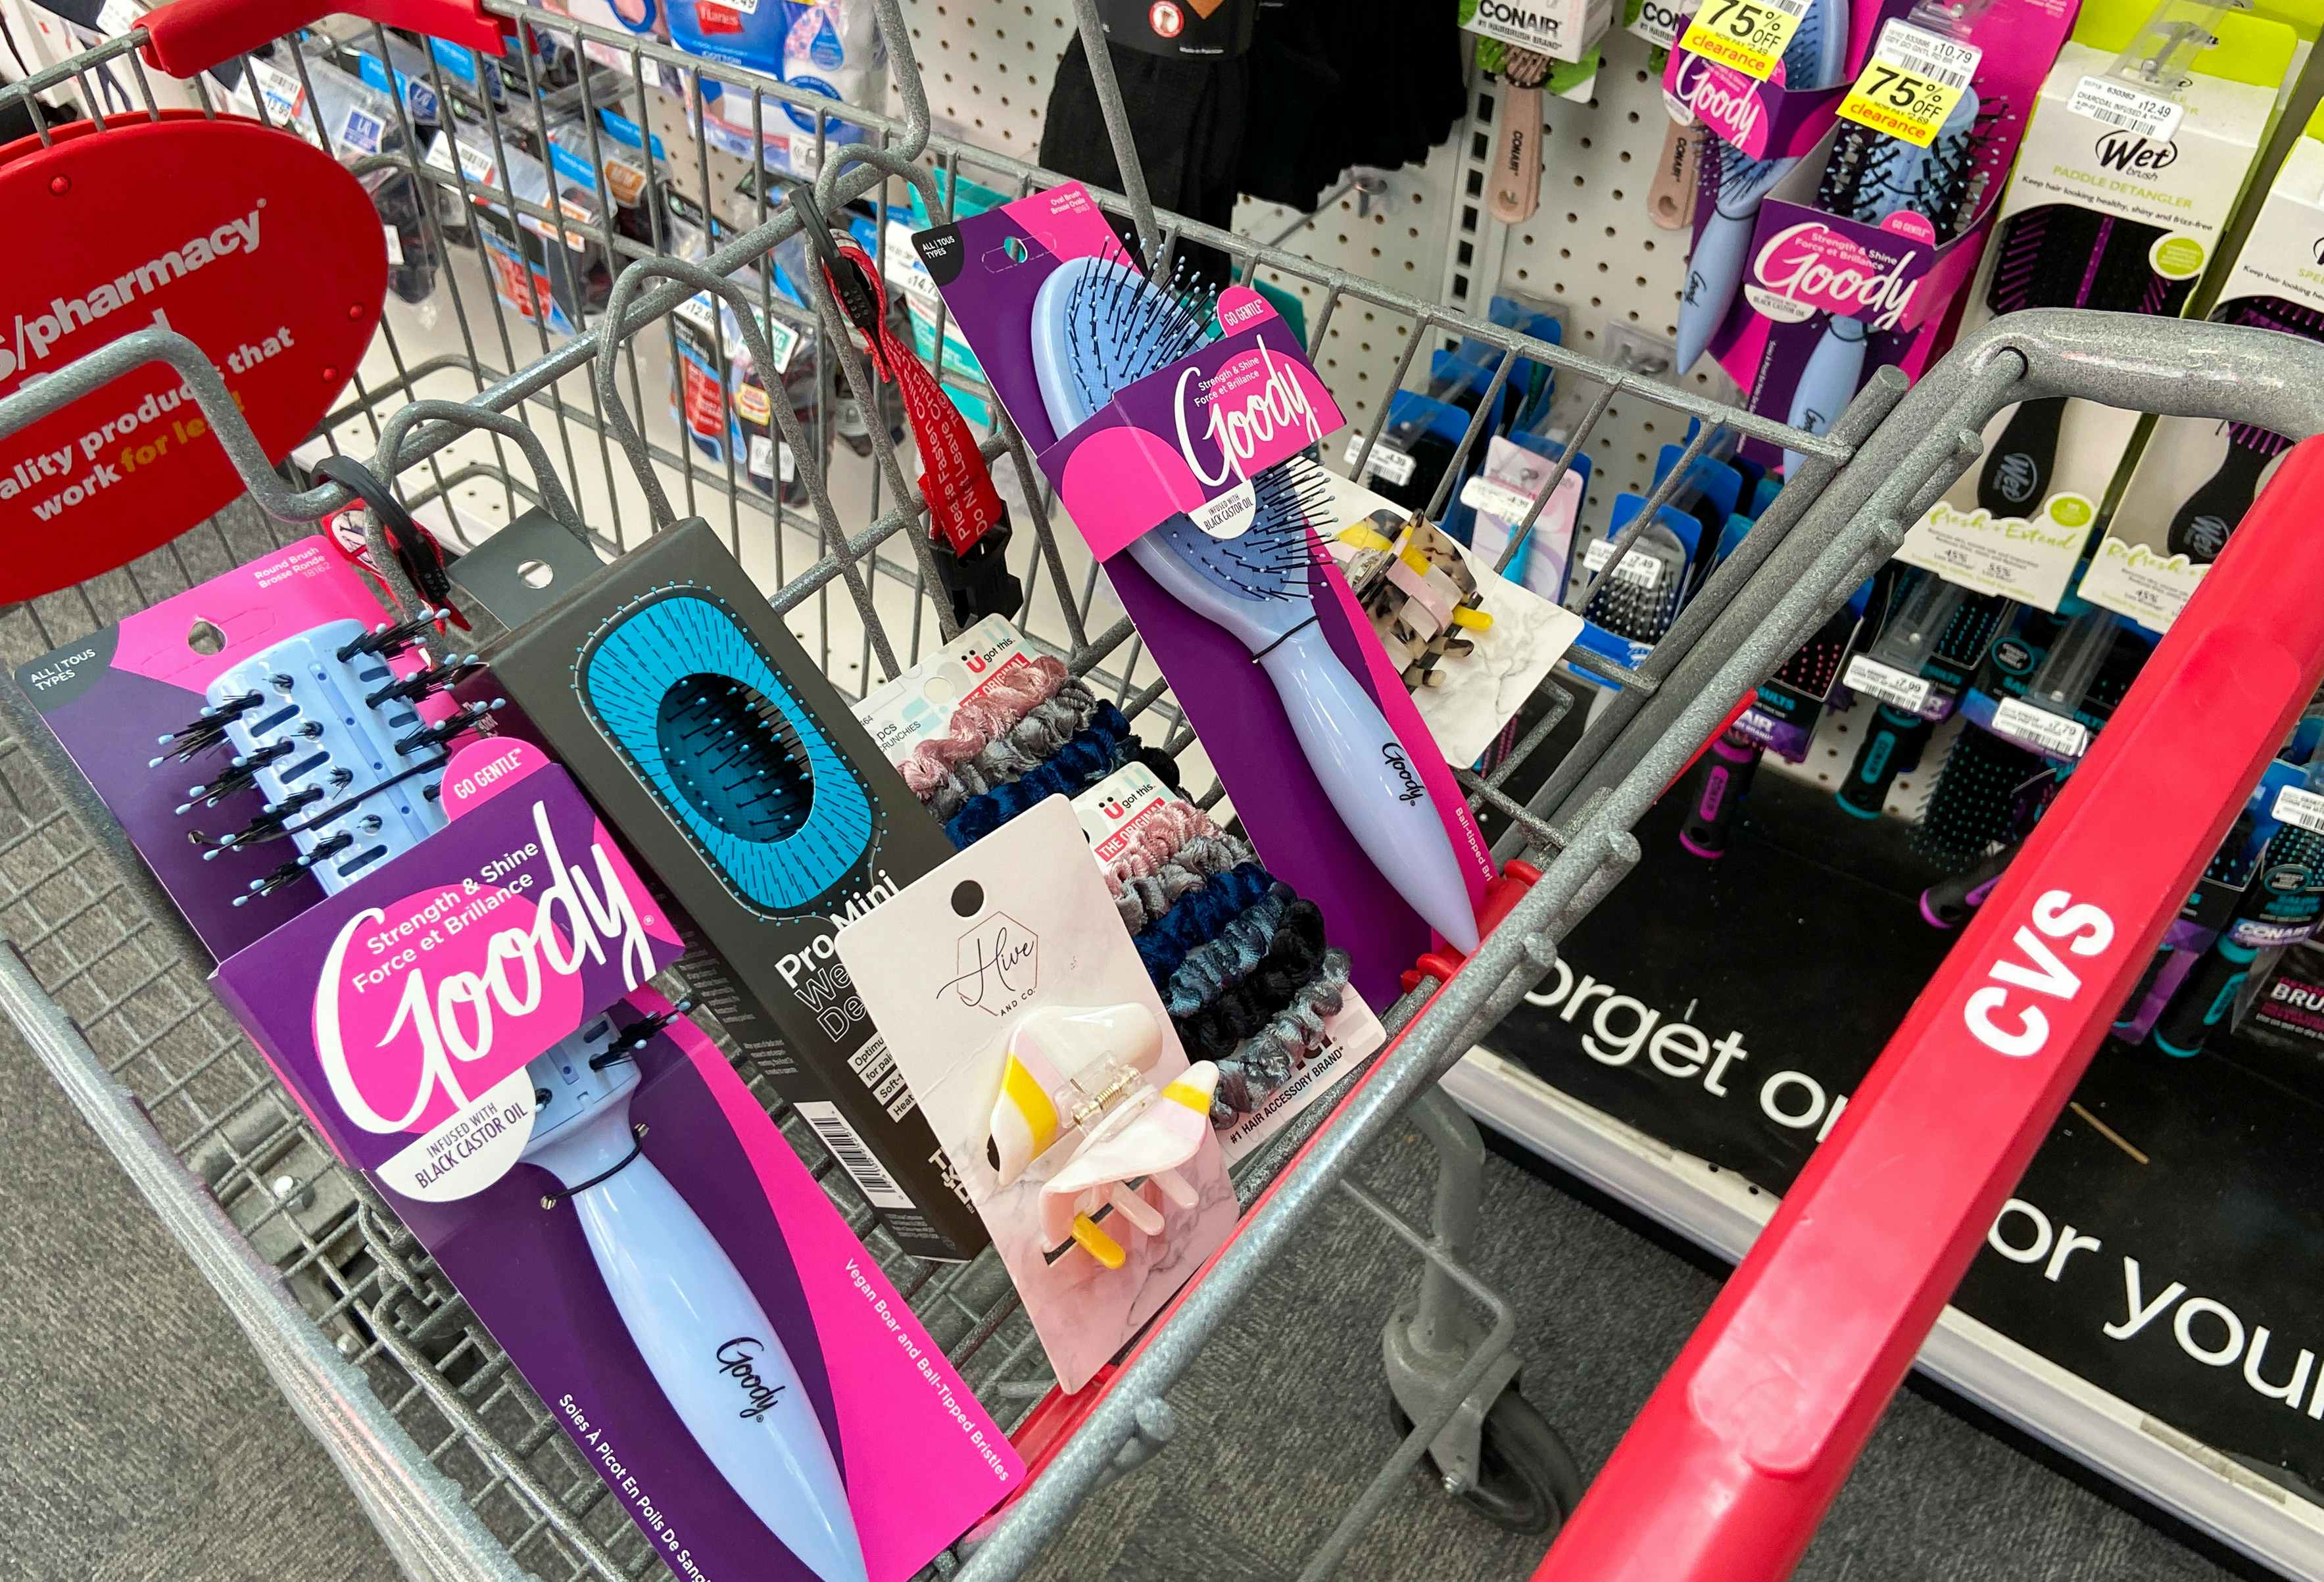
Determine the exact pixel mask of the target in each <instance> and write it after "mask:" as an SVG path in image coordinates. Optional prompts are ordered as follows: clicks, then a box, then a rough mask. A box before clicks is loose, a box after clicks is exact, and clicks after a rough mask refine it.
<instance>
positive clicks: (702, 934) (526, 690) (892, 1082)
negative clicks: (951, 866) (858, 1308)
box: [489, 520, 985, 1259]
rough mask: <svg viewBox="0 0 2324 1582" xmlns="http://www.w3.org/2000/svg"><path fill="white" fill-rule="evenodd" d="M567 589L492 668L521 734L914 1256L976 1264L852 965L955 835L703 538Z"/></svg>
mask: <svg viewBox="0 0 2324 1582" xmlns="http://www.w3.org/2000/svg"><path fill="white" fill-rule="evenodd" d="M558 595H559V596H558V598H557V599H556V601H555V602H554V603H553V604H550V605H549V607H548V608H546V609H545V610H542V611H541V612H539V613H536V614H534V615H532V616H531V618H530V619H529V620H526V621H523V622H522V623H521V625H519V626H518V627H517V629H516V630H514V631H513V632H512V634H511V635H510V636H509V637H508V638H507V639H505V640H503V641H502V642H500V643H497V644H495V645H494V646H493V649H492V651H491V653H490V655H489V658H490V660H491V666H492V678H493V681H492V684H493V686H494V688H495V689H497V690H498V691H500V692H503V693H505V694H507V696H508V697H509V699H510V700H511V702H512V703H513V704H515V705H516V712H517V713H518V714H519V715H520V716H521V718H519V719H518V720H517V721H515V722H514V728H516V729H519V730H523V731H530V732H532V733H534V734H536V735H538V737H539V739H540V740H542V741H543V742H544V743H545V744H546V745H547V746H548V747H549V750H551V751H552V752H554V753H555V754H556V755H557V757H558V760H559V761H560V762H561V763H563V764H564V765H565V766H566V767H567V768H569V769H570V770H571V771H572V772H573V775H574V777H575V778H576V779H577V780H579V781H580V782H581V784H582V785H583V786H585V787H586V789H587V791H588V792H589V795H590V796H591V797H592V799H593V800H594V801H595V803H596V805H597V806H598V807H600V808H601V809H603V810H604V814H605V817H606V819H607V821H608V822H609V823H611V824H612V825H613V828H614V829H616V830H617V831H619V832H621V834H622V838H623V839H625V840H626V841H628V842H630V844H631V845H632V847H633V848H634V849H635V850H636V851H637V852H638V853H639V855H640V856H641V857H642V858H643V859H644V860H645V861H646V863H647V864H648V865H649V866H650V869H651V870H652V872H653V875H654V878H655V879H656V881H657V882H658V884H659V887H660V888H662V889H663V890H664V891H665V892H666V893H667V894H668V896H669V897H670V901H671V904H672V905H673V906H674V907H675V908H676V910H677V911H678V913H679V914H680V915H681V926H682V927H683V928H684V929H685V931H686V934H687V943H688V945H689V947H691V948H690V949H689V951H688V952H687V958H686V960H685V961H684V963H683V969H682V970H684V972H685V975H686V978H687V982H688V984H689V985H691V986H692V987H693V988H694V989H695V991H696V993H697V994H698V995H700V996H701V997H702V1000H703V1003H704V1006H705V1008H707V1009H708V1010H709V1011H711V1013H712V1014H713V1015H715V1016H716V1017H717V1018H718V1020H719V1022H720V1024H721V1025H722V1026H724V1027H725V1028H726V1030H727V1031H728V1032H729V1033H731V1034H732V1035H733V1036H734V1038H735V1040H736V1042H737V1043H738V1044H740V1045H741V1046H742V1050H743V1052H744V1053H745V1054H746V1055H747V1056H748V1057H749V1058H750V1059H751V1060H752V1062H753V1063H754V1065H755V1066H756V1067H757V1069H758V1070H759V1071H760V1072H762V1073H763V1074H764V1075H765V1077H766V1078H767V1080H768V1081H770V1083H772V1084H773V1086H774V1088H775V1090H776V1091H777V1092H778V1093H779V1095H781V1096H782V1097H783V1098H784V1099H786V1100H788V1102H789V1103H791V1104H792V1105H793V1106H794V1107H795V1108H797V1109H798V1111H799V1113H800V1115H801V1116H803V1117H804V1118H806V1119H807V1122H808V1123H809V1124H810V1125H812V1126H813V1127H815V1128H816V1133H817V1135H819V1136H821V1137H822V1138H823V1139H824V1141H825V1144H826V1145H828V1146H829V1147H830V1149H831V1151H832V1154H833V1155H834V1157H835V1158H836V1159H837V1160H838V1161H839V1163H840V1164H841V1166H842V1167H843V1168H844V1169H845V1170H846V1172H847V1173H848V1175H849V1176H850V1178H851V1179H853V1181H854V1182H855V1184H856V1186H857V1189H858V1190H859V1191H862V1194H863V1196H864V1198H865V1200H866V1201H868V1202H869V1203H870V1204H871V1207H872V1208H873V1209H875V1210H876V1211H877V1212H878V1213H879V1215H880V1218H881V1221H882V1222H883V1223H884V1224H885V1225H886V1226H887V1228H888V1229H889V1231H890V1233H891V1234H893V1235H894V1236H895V1237H896V1239H897V1241H898V1242H899V1244H900V1245H901V1246H903V1247H904V1248H905V1249H906V1250H907V1251H908V1252H911V1253H913V1254H915V1255H918V1256H921V1257H932V1258H939V1259H959V1258H966V1257H969V1256H972V1255H974V1254H975V1253H976V1251H977V1250H978V1249H979V1248H980V1247H982V1246H983V1245H984V1240H985V1237H984V1231H983V1228H982V1225H981V1224H980V1223H979V1222H978V1220H977V1219H976V1216H975V1214H974V1213H973V1212H972V1211H971V1210H970V1209H969V1207H968V1206H967V1204H966V1203H965V1202H964V1200H962V1198H961V1197H960V1195H959V1191H958V1187H957V1183H956V1182H954V1179H953V1177H952V1175H951V1173H950V1171H949V1170H948V1169H947V1168H946V1166H945V1163H944V1158H943V1155H942V1154H941V1153H939V1152H938V1151H937V1149H936V1144H935V1141H934V1139H933V1138H931V1137H930V1136H929V1135H928V1128H927V1123H926V1122H925V1121H924V1120H922V1119H921V1118H920V1116H919V1114H918V1111H917V1109H916V1108H915V1107H914V1104H913V1101H912V1095H911V1092H910V1091H909V1090H908V1089H907V1088H906V1086H905V1084H904V1081H903V1079H902V1078H901V1077H899V1076H898V1075H896V1072H895V1063H894V1061H893V1059H892V1058H891V1057H892V1054H893V1053H894V1052H892V1051H891V1050H890V1049H889V1048H888V1047H887V1046H886V1044H884V1043H883V1042H882V1041H881V1037H880V1035H879V1033H878V1032H877V1031H876V1030H875V1029H874V1028H873V1026H872V1025H871V1019H870V1017H869V1016H868V1015H867V1014H866V1012H865V1010H864V1007H863V1002H862V999H861V998H859V997H858V995H857V992H856V989H855V986H854V985H853V983H851V982H850V981H849V980H848V974H847V969H846V968H845V967H844V965H842V964H841V962H840V961H838V960H837V958H836V957H835V954H834V952H833V938H834V935H835V934H836V933H837V931H838V929H839V927H840V925H841V924H844V923H845V922H846V921H848V920H849V919H850V918H853V917H856V916H859V915H862V914H863V913H866V912H868V911H870V910H871V909H872V908H873V907H876V906H880V905H881V904H882V903H884V902H886V901H888V900H890V899H892V898H893V897H895V895H896V894H897V893H898V892H899V891H900V890H902V889H903V888H905V887H907V886H908V885H909V884H910V883H911V882H912V881H913V880H915V879H917V878H919V877H920V876H921V875H922V874H924V873H926V872H927V871H928V870H929V869H933V868H935V867H936V865H937V864H939V863H941V862H942V861H943V860H945V858H946V857H949V856H950V855H951V854H952V847H951V844H950V843H949V842H947V841H946V840H945V833H944V831H943V829H942V828H941V827H940V826H939V825H938V824H937V823H936V821H935V820H934V819H933V818H931V817H930V816H929V815H928V814H927V813H926V812H925V811H924V810H923V809H922V808H921V807H920V805H919V804H918V801H917V799H916V798H915V797H914V796H912V795H911V793H910V792H909V791H908V790H907V789H906V788H905V786H904V784H903V782H902V781H901V780H900V779H899V777H897V774H896V772H895V770H894V769H893V768H890V766H889V764H888V762H887V760H886V759H885V758H884V757H883V756H882V755H881V753H880V751H879V750H878V749H877V748H875V747H874V746H873V745H872V743H871V739H870V737H869V736H867V735H866V734H865V732H864V731H863V728H862V726H861V725H859V724H857V723H856V721H855V716H854V714H853V712H852V711H851V710H850V709H849V707H848V705H847V704H846V702H845V701H844V699H843V698H842V697H841V696H840V694H839V693H838V691H837V689H835V687H833V686H832V685H831V684H830V683H829V682H828V681H827V680H825V678H824V675H823V672H822V671H821V670H820V669H819V668H818V667H816V665H815V663H814V661H813V660H811V659H810V658H808V657H807V654H806V653H805V652H804V651H802V650H801V649H800V648H799V647H798V642H797V641H796V640H795V639H793V638H792V637H791V635H790V633H789V631H788V630H787V629H786V628H785V627H784V625H783V623H782V619H781V617H780V616H779V615H778V614H777V613H776V612H774V610H773V609H772V608H771V607H770V606H769V604H768V603H767V601H766V597H765V595H764V594H762V593H760V592H759V591H758V588H757V586H756V585H755V584H753V583H752V581H751V578H750V576H749V575H748V574H747V573H745V572H744V571H743V569H742V566H740V565H739V564H737V563H736V561H735V559H734V557H733V556H732V555H730V554H729V553H727V551H726V548H725V547H724V545H722V544H721V543H720V542H719V541H718V538H717V535H716V534H715V533H714V532H713V531H712V530H711V529H710V528H709V527H708V526H707V525H706V524H705V523H704V522H701V521H699V520H696V521H691V522H684V523H680V524H679V525H678V526H677V527H675V528H672V529H667V530H665V531H663V532H659V533H657V534H655V535H654V536H653V537H652V538H650V539H649V540H648V541H646V542H645V543H644V544H642V545H641V546H639V547H637V548H635V549H632V550H631V551H630V552H629V553H628V554H626V555H624V556H622V557H621V558H620V559H618V560H615V561H613V563H611V564H610V565H608V566H604V567H603V568H601V569H600V570H599V571H597V572H596V573H595V575H592V576H590V577H589V578H587V579H586V580H585V581H583V582H581V583H580V584H577V585H576V586H574V587H572V588H570V589H566V588H563V587H562V586H560V587H559V588H558ZM544 602H546V600H544Z"/></svg>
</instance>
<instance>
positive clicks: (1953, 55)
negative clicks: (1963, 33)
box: [1872, 18, 1985, 92]
mask: <svg viewBox="0 0 2324 1582" xmlns="http://www.w3.org/2000/svg"><path fill="white" fill-rule="evenodd" d="M1872 53H1873V55H1874V56H1875V57H1876V58H1877V59H1878V60H1886V61H1890V62H1892V63H1894V64H1895V65H1896V66H1898V67H1900V68H1902V69H1904V70H1906V71H1909V72H1911V73H1912V74H1913V75H1914V76H1915V77H1917V78H1923V80H1925V81H1928V82H1933V83H1939V84H1941V85H1942V86H1944V87H1949V88H1952V89H1953V90H1955V91H1956V92H1958V91H1959V90H1960V89H1962V88H1965V87H1968V86H1969V79H1970V78H1974V77H1975V76H1976V75H1977V63H1978V61H1979V60H1983V59H1984V58H1985V51H1982V50H1980V49H1978V47H1977V46H1976V45H1974V44H1964V43H1962V42H1960V41H1959V40H1957V39H1949V38H1947V37H1945V36H1944V35H1943V34H1942V33H1932V32H1930V31H1929V30H1928V29H1926V28H1922V27H1914V25H1913V24H1912V23H1909V22H1902V21H1898V20H1896V19H1895V18H1891V19H1890V20H1889V21H1887V22H1886V23H1882V24H1881V27H1880V41H1879V43H1877V45H1875V46H1874V47H1873V51H1872Z"/></svg>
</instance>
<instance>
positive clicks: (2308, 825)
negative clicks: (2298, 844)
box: [2274, 786, 2324, 835]
mask: <svg viewBox="0 0 2324 1582" xmlns="http://www.w3.org/2000/svg"><path fill="white" fill-rule="evenodd" d="M2274 811H2275V816H2276V817H2277V818H2279V819H2282V821H2283V822H2284V823H2288V824H2297V825H2299V826H2300V827H2301V829H2303V830H2311V831H2313V832H2316V833H2317V834H2319V835H2324V796H2318V795H2317V794H2316V793H2315V792H2313V791H2310V790H2306V789H2304V788H2302V787H2301V786H2285V787H2284V788H2283V789H2282V790H2281V791H2279V792H2277V793H2276V794H2275V810H2274Z"/></svg>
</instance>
